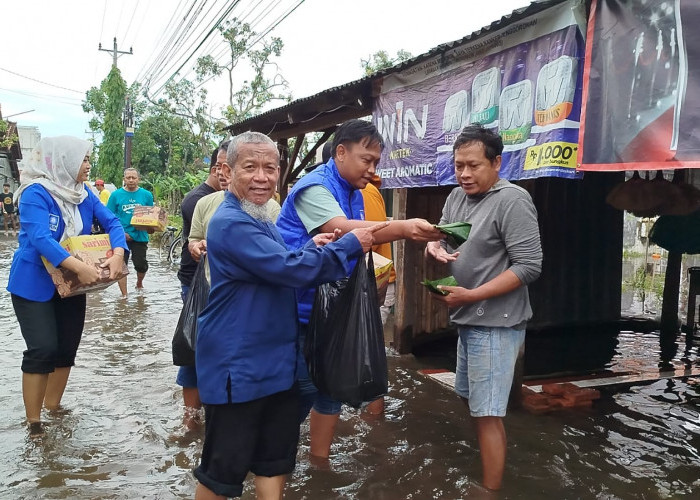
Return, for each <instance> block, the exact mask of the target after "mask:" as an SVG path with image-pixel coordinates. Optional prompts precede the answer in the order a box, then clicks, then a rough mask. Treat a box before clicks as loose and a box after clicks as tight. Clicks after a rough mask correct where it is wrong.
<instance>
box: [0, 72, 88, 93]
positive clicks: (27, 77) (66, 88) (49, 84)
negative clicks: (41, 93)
mask: <svg viewBox="0 0 700 500" xmlns="http://www.w3.org/2000/svg"><path fill="white" fill-rule="evenodd" d="M0 70H1V71H5V72H6V73H10V74H13V75H15V76H19V77H20V78H26V79H27V80H31V81H33V82H37V83H41V84H43V85H48V86H49V87H54V88H57V89H61V90H68V91H69V92H75V93H76V94H85V92H83V91H80V90H75V89H69V88H68V87H61V86H60V85H55V84H53V83H49V82H44V81H41V80H37V79H36V78H32V77H31V76H27V75H21V74H19V73H15V72H14V71H10V70H9V69H5V68H0Z"/></svg>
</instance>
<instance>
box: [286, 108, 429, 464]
mask: <svg viewBox="0 0 700 500" xmlns="http://www.w3.org/2000/svg"><path fill="white" fill-rule="evenodd" d="M383 147H384V141H383V139H382V136H381V134H380V133H379V132H378V131H377V128H376V127H375V126H374V125H373V124H372V123H370V122H368V121H365V120H348V121H347V122H345V123H343V124H342V125H341V126H340V127H338V130H336V131H335V134H334V136H333V143H332V146H331V158H330V159H329V160H328V161H327V162H326V163H325V164H323V165H321V166H319V167H317V168H316V169H314V170H313V171H312V172H310V173H308V174H306V175H305V176H304V177H302V178H301V179H300V180H299V181H298V182H297V183H296V184H295V185H294V187H293V188H292V190H291V191H290V192H289V194H288V195H287V198H286V199H285V200H284V203H283V205H282V211H281V212H280V215H279V217H278V218H277V228H278V229H279V232H280V234H281V235H282V238H284V241H285V243H286V244H287V247H289V248H302V247H303V246H304V245H305V244H306V243H307V242H308V241H309V240H310V239H311V238H312V237H313V236H314V235H315V234H317V233H319V232H320V233H323V232H329V231H333V230H335V229H336V228H337V229H340V230H341V233H342V234H345V233H346V232H349V231H352V230H353V229H356V228H362V227H369V226H371V225H372V224H374V222H372V221H367V220H364V219H365V213H364V212H365V207H364V200H363V198H362V194H361V193H360V190H361V189H363V188H364V187H366V186H367V184H368V183H369V182H370V181H371V180H372V176H373V175H374V173H375V170H376V167H377V165H378V164H379V159H380V158H381V154H382V149H383ZM404 238H406V239H411V240H413V241H417V242H427V241H434V240H439V239H442V238H443V234H442V233H441V232H440V231H439V230H437V229H435V227H434V226H433V225H432V224H430V223H429V222H428V221H426V220H424V219H407V220H398V219H394V220H392V221H391V222H389V223H388V224H387V225H386V227H385V228H384V229H382V230H380V231H377V233H376V235H375V240H376V243H377V244H380V243H387V242H390V241H396V240H399V239H404ZM314 294H315V288H308V289H306V290H300V291H299V292H298V293H297V304H298V313H299V331H300V334H299V342H300V344H301V345H303V342H304V340H303V339H304V338H305V336H306V330H307V329H308V323H309V318H310V316H311V307H312V304H313V301H314ZM306 369H307V367H306V366H305V365H302V366H299V367H298V371H299V374H300V375H299V388H300V390H301V394H302V404H304V405H305V406H304V407H303V408H302V420H303V418H305V417H306V415H310V419H309V420H310V425H309V427H310V435H311V446H310V452H311V455H313V456H314V457H318V458H323V459H327V458H328V457H329V455H330V449H331V443H332V441H333V435H334V434H335V427H336V425H337V423H338V419H339V417H340V412H341V409H342V405H341V402H340V401H338V400H336V399H333V398H331V397H330V396H329V395H328V394H326V393H324V392H323V391H319V390H317V388H316V387H315V386H314V384H313V383H312V381H311V379H310V377H309V376H306V377H305V376H304V375H305V372H306Z"/></svg>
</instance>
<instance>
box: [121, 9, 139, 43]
mask: <svg viewBox="0 0 700 500" xmlns="http://www.w3.org/2000/svg"><path fill="white" fill-rule="evenodd" d="M138 9H139V0H136V5H134V10H133V11H131V19H129V24H127V26H126V32H125V33H124V36H123V37H122V40H124V42H125V43H126V37H128V36H129V30H130V29H131V23H132V22H133V20H134V15H135V14H136V11H137V10H138Z"/></svg>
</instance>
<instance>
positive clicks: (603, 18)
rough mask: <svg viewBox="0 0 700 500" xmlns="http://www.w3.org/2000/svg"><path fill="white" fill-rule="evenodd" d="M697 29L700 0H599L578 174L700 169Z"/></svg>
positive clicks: (593, 17)
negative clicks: (581, 172)
mask: <svg viewBox="0 0 700 500" xmlns="http://www.w3.org/2000/svg"><path fill="white" fill-rule="evenodd" d="M698 24H700V2H697V0H676V1H675V2H673V1H669V0H593V3H592V5H591V12H590V19H589V22H588V35H587V39H586V56H585V67H584V75H583V81H584V85H583V106H582V113H581V130H580V134H579V157H578V158H579V161H580V165H579V170H589V171H590V170H593V171H595V170H597V171H617V170H659V169H671V168H700V130H698V129H699V128H700V30H698V29H697V26H698ZM694 27H695V28H694Z"/></svg>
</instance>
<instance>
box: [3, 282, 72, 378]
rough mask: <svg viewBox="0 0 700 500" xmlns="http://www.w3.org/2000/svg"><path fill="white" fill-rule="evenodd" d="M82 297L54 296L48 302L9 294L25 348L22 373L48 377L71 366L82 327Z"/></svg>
mask: <svg viewBox="0 0 700 500" xmlns="http://www.w3.org/2000/svg"><path fill="white" fill-rule="evenodd" d="M85 303H86V300H85V294H82V295H76V296H74V297H68V298H65V299H62V298H61V297H60V296H59V295H58V292H56V294H54V296H53V298H52V299H51V300H49V301H48V302H36V301H33V300H28V299H24V298H22V297H20V296H18V295H15V294H12V306H13V307H14V310H15V314H16V315H17V321H18V322H19V328H20V330H21V332H22V337H24V341H25V343H26V344H27V350H26V351H24V356H23V358H22V371H23V372H25V373H51V372H53V371H54V369H55V368H64V367H68V366H73V365H74V364H75V354H76V352H78V345H80V339H81V337H82V335H83V326H84V324H85Z"/></svg>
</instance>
